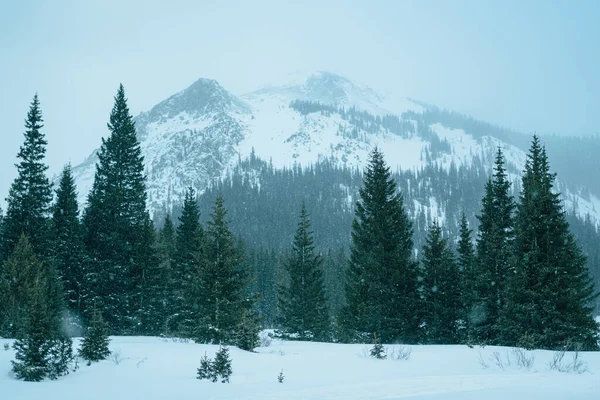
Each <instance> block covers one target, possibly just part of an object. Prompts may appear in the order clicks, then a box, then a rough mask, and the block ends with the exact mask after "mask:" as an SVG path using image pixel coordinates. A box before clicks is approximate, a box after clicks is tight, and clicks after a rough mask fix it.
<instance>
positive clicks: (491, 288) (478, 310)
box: [469, 149, 515, 344]
mask: <svg viewBox="0 0 600 400" xmlns="http://www.w3.org/2000/svg"><path fill="white" fill-rule="evenodd" d="M514 208H515V204H514V199H513V198H512V196H511V195H510V182H509V181H508V179H507V176H506V170H505V169H504V158H503V155H502V151H501V150H500V149H498V152H497V155H496V162H495V166H494V176H493V179H491V180H489V181H488V183H487V184H486V187H485V196H484V198H483V200H482V210H481V215H480V216H478V218H479V233H478V236H477V257H476V264H475V276H476V281H475V298H474V303H473V304H472V305H471V308H470V311H469V318H470V321H469V322H470V325H471V333H472V335H473V339H474V340H475V341H476V342H478V343H488V344H489V343H497V341H498V330H497V323H498V316H499V314H500V310H501V309H502V307H503V304H504V300H505V291H506V280H507V277H508V275H509V274H510V271H511V254H512V249H511V246H512V242H513V240H514V228H513V211H514Z"/></svg>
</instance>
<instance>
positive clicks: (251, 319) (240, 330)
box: [235, 310, 260, 351]
mask: <svg viewBox="0 0 600 400" xmlns="http://www.w3.org/2000/svg"><path fill="white" fill-rule="evenodd" d="M259 333H260V324H259V317H258V314H257V313H255V312H252V311H246V310H244V313H243V315H242V319H241V321H240V322H239V324H238V327H237V332H236V340H235V345H236V346H237V347H238V348H240V349H242V350H246V351H254V349H255V348H257V347H258V345H259V344H260V336H259Z"/></svg>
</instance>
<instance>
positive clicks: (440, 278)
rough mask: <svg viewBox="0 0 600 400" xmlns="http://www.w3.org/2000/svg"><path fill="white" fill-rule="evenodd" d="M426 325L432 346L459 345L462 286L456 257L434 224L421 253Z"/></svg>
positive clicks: (427, 338)
mask: <svg viewBox="0 0 600 400" xmlns="http://www.w3.org/2000/svg"><path fill="white" fill-rule="evenodd" d="M421 263H422V274H423V280H422V288H421V296H422V301H423V322H424V325H425V337H426V340H427V341H428V342H429V343H444V344H453V343H458V342H459V319H460V316H461V315H460V308H461V304H460V300H461V299H460V287H459V285H460V282H459V276H458V267H457V265H456V262H455V261H454V255H453V254H452V252H451V250H450V248H449V247H448V243H447V240H446V239H444V238H443V237H442V229H441V227H440V226H439V225H438V224H437V222H435V221H434V223H433V224H432V225H431V227H430V229H429V233H428V235H427V242H426V243H425V246H423V252H422V258H421Z"/></svg>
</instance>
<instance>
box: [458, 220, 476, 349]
mask: <svg viewBox="0 0 600 400" xmlns="http://www.w3.org/2000/svg"><path fill="white" fill-rule="evenodd" d="M471 234H472V230H471V229H469V224H468V223H467V217H466V216H465V213H463V214H462V217H461V220H460V227H459V239H458V246H457V252H458V260H457V261H458V270H459V274H460V278H461V283H460V291H461V319H462V321H463V323H464V325H466V326H464V328H466V332H464V333H465V334H466V337H463V339H467V340H468V341H469V342H471V340H472V339H471V338H472V334H471V332H470V329H471V324H470V318H469V313H470V309H471V306H472V305H473V303H474V302H475V294H476V290H475V282H476V275H475V269H474V268H475V248H474V247H473V239H472V237H471Z"/></svg>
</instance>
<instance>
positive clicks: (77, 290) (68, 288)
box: [52, 165, 85, 316]
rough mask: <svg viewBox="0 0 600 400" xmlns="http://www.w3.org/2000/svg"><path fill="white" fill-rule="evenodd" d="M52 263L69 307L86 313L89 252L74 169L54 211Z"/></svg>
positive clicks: (61, 188) (58, 192)
mask: <svg viewBox="0 0 600 400" xmlns="http://www.w3.org/2000/svg"><path fill="white" fill-rule="evenodd" d="M52 229H53V246H52V256H53V258H52V260H53V263H54V265H55V267H56V269H57V271H58V274H59V276H60V278H61V281H62V284H63V287H64V290H65V300H66V305H67V307H68V308H69V310H71V311H73V312H74V313H75V314H76V315H77V316H79V315H81V311H82V286H83V280H84V267H85V249H84V247H83V236H82V230H81V224H80V222H79V207H78V205H77V192H76V189H75V180H74V179H73V175H72V172H71V166H70V165H67V166H66V167H65V168H64V169H63V172H62V175H61V178H60V183H59V187H58V189H57V190H56V203H55V204H54V206H53V208H52Z"/></svg>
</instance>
